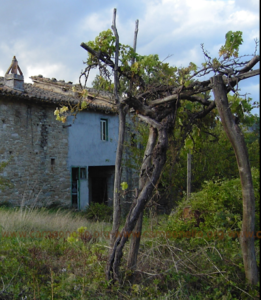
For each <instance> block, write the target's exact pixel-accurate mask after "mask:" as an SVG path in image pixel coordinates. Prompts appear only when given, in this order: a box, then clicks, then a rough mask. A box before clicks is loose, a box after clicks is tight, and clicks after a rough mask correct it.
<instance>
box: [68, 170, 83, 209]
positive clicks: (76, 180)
mask: <svg viewBox="0 0 261 300" xmlns="http://www.w3.org/2000/svg"><path fill="white" fill-rule="evenodd" d="M84 181H87V177H86V167H72V170H71V197H72V208H75V209H80V208H81V197H83V196H84V195H83V187H84ZM81 185H82V186H81Z"/></svg>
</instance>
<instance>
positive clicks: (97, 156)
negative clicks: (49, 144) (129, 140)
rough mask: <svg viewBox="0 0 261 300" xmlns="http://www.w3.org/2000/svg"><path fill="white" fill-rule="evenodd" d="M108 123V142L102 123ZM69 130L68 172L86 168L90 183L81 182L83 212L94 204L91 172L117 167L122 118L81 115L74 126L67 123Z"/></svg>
mask: <svg viewBox="0 0 261 300" xmlns="http://www.w3.org/2000/svg"><path fill="white" fill-rule="evenodd" d="M101 119H103V120H104V119H105V120H107V122H108V141H103V140H101V133H100V120H101ZM67 124H68V125H70V124H72V126H70V127H68V132H69V135H68V143H69V152H68V169H71V168H72V167H80V168H83V167H84V168H86V171H87V172H86V174H87V180H81V182H80V189H81V191H80V208H81V209H83V208H84V207H86V205H88V204H89V203H90V201H89V200H90V199H89V188H90V187H89V183H90V181H89V178H88V168H89V167H94V166H97V167H98V166H114V165H115V158H116V150H117V142H118V116H117V115H106V114H102V113H97V112H81V113H80V114H78V115H77V118H76V119H75V120H74V122H73V117H70V118H69V119H68V120H67ZM108 185H109V186H108V192H109V193H110V194H111V193H112V192H111V191H112V185H113V179H112V178H111V177H110V178H109V179H108Z"/></svg>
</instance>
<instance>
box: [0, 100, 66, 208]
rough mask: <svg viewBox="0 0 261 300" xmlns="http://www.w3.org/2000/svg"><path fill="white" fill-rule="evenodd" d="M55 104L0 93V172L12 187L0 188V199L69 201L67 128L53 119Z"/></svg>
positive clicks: (16, 202)
mask: <svg viewBox="0 0 261 300" xmlns="http://www.w3.org/2000/svg"><path fill="white" fill-rule="evenodd" d="M54 110H55V106H53V105H50V104H46V103H32V102H30V103H28V102H26V101H23V100H21V99H18V98H15V97H13V98H12V99H10V97H8V98H7V99H5V98H4V97H2V98H1V97H0V162H2V161H8V160H10V162H9V164H8V165H7V167H6V168H5V169H4V170H2V173H1V174H0V175H1V176H3V177H4V178H6V179H10V181H11V183H12V185H13V187H12V188H6V189H4V190H0V202H3V201H8V202H10V203H12V204H13V205H29V204H31V205H36V206H42V205H48V204H51V203H52V202H61V203H63V204H64V205H70V204H71V196H70V170H69V169H68V167H67V157H68V128H66V127H65V128H64V127H63V124H62V123H61V122H58V121H56V120H55V117H54V114H53V112H54Z"/></svg>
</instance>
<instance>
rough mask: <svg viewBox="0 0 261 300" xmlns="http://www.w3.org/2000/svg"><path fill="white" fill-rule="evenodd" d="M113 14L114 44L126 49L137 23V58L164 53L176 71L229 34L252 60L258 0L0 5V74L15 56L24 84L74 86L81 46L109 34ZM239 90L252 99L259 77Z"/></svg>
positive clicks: (16, 1)
mask: <svg viewBox="0 0 261 300" xmlns="http://www.w3.org/2000/svg"><path fill="white" fill-rule="evenodd" d="M113 8H117V27H118V32H119V36H120V42H121V43H124V44H130V45H132V43H133V31H134V27H135V21H136V19H139V34H138V44H137V52H138V53H140V54H143V55H147V54H159V57H160V59H161V60H163V59H165V58H166V57H167V56H168V55H171V57H169V58H168V60H167V62H169V63H170V65H173V66H177V67H181V66H184V67H185V66H187V65H188V64H189V62H190V61H192V62H194V63H196V64H197V65H199V66H200V64H201V63H202V62H203V61H204V57H203V55H202V51H201V47H200V44H201V43H204V45H205V48H206V49H207V50H208V51H209V52H210V53H211V54H212V55H213V57H214V56H217V54H218V50H219V48H220V46H221V45H222V44H223V43H224V40H225V34H226V33H227V32H228V31H229V30H233V31H237V30H240V31H242V32H243V39H244V44H243V45H242V46H241V48H240V52H241V53H242V54H252V53H253V52H254V48H255V42H254V39H255V38H258V39H259V1H258V0H248V1H245V0H234V1H233V0H139V1H137V0H132V1H126V0H115V1H108V0H96V1H90V0H74V1H72V0H70V1H69V0H62V1H61V0H52V1H51V0H44V1H35V0H23V1H21V0H13V1H2V3H1V8H0V76H3V75H4V73H5V72H6V70H7V69H8V67H9V65H10V63H11V60H12V57H13V56H14V55H16V57H17V59H18V62H19V66H20V68H21V69H22V71H23V73H24V77H25V81H26V82H31V80H30V79H29V77H30V76H33V75H39V74H42V75H43V76H44V77H50V78H52V77H55V78H57V79H58V80H61V79H63V80H65V81H73V82H74V83H77V82H78V78H79V74H80V71H81V70H82V69H83V68H84V65H83V61H84V60H85V59H86V56H87V53H86V51H85V50H83V49H82V48H81V47H80V44H81V42H87V41H89V40H93V39H94V38H95V37H96V36H97V35H98V33H99V32H100V31H102V30H106V29H108V28H110V26H111V22H112V12H113ZM258 77H259V76H258ZM90 83H91V82H90ZM90 85H91V84H89V86H90ZM240 88H241V94H245V93H250V95H249V96H250V97H251V98H253V100H255V101H259V78H253V79H249V80H246V81H245V82H242V83H240ZM257 112H258V110H256V111H255V113H257Z"/></svg>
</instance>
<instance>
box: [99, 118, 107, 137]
mask: <svg viewBox="0 0 261 300" xmlns="http://www.w3.org/2000/svg"><path fill="white" fill-rule="evenodd" d="M100 124H101V140H102V141H108V120H106V119H101V123H100Z"/></svg>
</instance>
